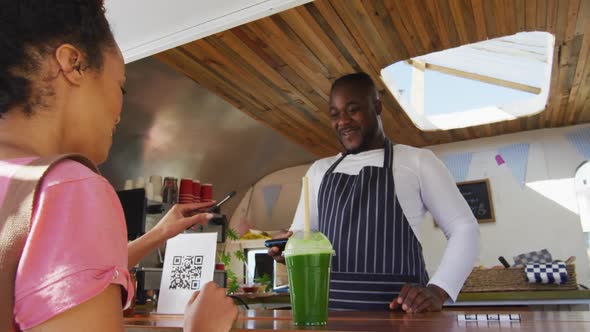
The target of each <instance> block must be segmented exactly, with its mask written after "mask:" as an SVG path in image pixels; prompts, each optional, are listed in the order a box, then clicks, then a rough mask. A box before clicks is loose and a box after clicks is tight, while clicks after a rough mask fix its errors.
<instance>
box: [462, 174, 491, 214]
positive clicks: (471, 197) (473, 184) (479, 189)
mask: <svg viewBox="0 0 590 332" xmlns="http://www.w3.org/2000/svg"><path fill="white" fill-rule="evenodd" d="M457 187H459V191H460V192H461V195H463V197H464V198H465V200H466V201H467V204H469V207H470V208H471V211H472V212H473V215H474V216H475V218H476V219H477V221H478V222H480V223H481V222H494V221H495V219H494V204H493V202H492V194H491V189H490V181H489V180H488V179H484V180H476V181H468V182H460V183H457Z"/></svg>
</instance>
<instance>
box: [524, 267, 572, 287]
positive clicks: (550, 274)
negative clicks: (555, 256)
mask: <svg viewBox="0 0 590 332" xmlns="http://www.w3.org/2000/svg"><path fill="white" fill-rule="evenodd" d="M524 270H525V273H526V277H527V279H528V281H529V282H530V283H537V284H556V285H563V284H565V283H567V277H568V275H567V270H566V269H565V263H563V262H559V263H548V264H539V263H533V264H527V266H526V267H525V269H524Z"/></svg>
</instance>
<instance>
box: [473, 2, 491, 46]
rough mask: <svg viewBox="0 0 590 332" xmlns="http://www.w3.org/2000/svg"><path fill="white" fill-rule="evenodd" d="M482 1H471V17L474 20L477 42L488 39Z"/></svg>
mask: <svg viewBox="0 0 590 332" xmlns="http://www.w3.org/2000/svg"><path fill="white" fill-rule="evenodd" d="M483 1H484V0H471V9H472V10H473V17H474V18H475V32H476V33H477V40H485V39H486V38H487V37H488V32H487V29H486V17H485V14H484V9H483Z"/></svg>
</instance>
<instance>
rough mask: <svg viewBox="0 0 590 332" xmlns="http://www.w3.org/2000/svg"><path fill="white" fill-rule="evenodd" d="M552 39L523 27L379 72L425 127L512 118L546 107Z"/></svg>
mask: <svg viewBox="0 0 590 332" xmlns="http://www.w3.org/2000/svg"><path fill="white" fill-rule="evenodd" d="M554 44H555V38H554V37H553V35H551V34H550V33H547V32H522V33H518V34H515V35H512V36H507V37H501V38H496V39H492V40H487V41H482V42H479V43H475V44H469V45H464V46H460V47H457V48H453V49H449V50H445V51H441V52H435V53H430V54H427V55H424V56H420V57H415V58H412V59H409V60H406V61H400V62H397V63H395V64H392V65H390V66H388V67H386V68H384V69H383V70H381V77H382V79H383V81H384V82H385V84H386V86H387V87H388V88H389V90H390V91H391V93H392V94H393V96H394V97H395V98H396V99H397V101H398V102H399V104H400V105H401V107H402V109H403V110H404V111H405V112H406V113H407V114H408V116H409V117H410V119H412V121H413V122H414V124H415V125H416V126H417V127H418V128H419V129H421V130H423V131H428V130H439V129H443V130H444V129H455V128H465V127H470V126H476V125H482V124H489V123H494V122H499V121H505V120H512V119H516V118H519V117H523V116H528V115H532V114H536V113H539V112H541V111H543V110H544V109H545V105H546V104H547V99H548V96H549V84H550V81H551V68H552V64H553V48H554Z"/></svg>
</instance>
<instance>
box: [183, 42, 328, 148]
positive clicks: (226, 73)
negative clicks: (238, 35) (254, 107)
mask: <svg viewBox="0 0 590 332" xmlns="http://www.w3.org/2000/svg"><path fill="white" fill-rule="evenodd" d="M216 40H218V38H216V37H215V36H213V37H208V38H206V39H202V40H198V41H196V42H193V43H190V44H187V45H185V46H183V48H184V49H186V50H187V51H188V52H189V53H190V55H191V56H193V57H194V58H195V59H198V60H200V62H201V63H206V64H207V67H208V68H209V69H210V70H211V71H214V72H216V73H218V74H219V76H221V77H223V79H224V80H226V81H227V82H234V84H236V85H238V84H240V82H243V81H245V80H246V78H247V77H250V76H253V77H257V76H258V75H257V74H256V71H255V70H254V71H249V69H253V68H252V67H250V66H248V65H247V63H246V62H244V61H242V59H241V57H240V56H239V55H237V54H236V53H232V52H228V50H227V49H225V50H220V49H219V48H218V47H220V46H221V45H219V43H217V42H216ZM216 46H217V47H216ZM223 51H225V52H223ZM240 89H241V90H242V91H244V92H246V93H247V96H249V97H250V99H252V100H258V102H259V103H260V104H262V105H263V106H264V107H265V108H266V109H267V110H272V111H273V112H272V115H273V116H276V117H277V118H278V119H279V121H281V122H284V123H288V124H291V125H294V126H296V127H298V128H300V129H302V130H305V131H306V132H310V133H314V134H315V135H316V136H317V137H319V138H322V136H323V138H327V137H329V136H328V135H326V133H325V130H326V129H328V128H329V127H328V126H326V125H325V122H324V123H323V125H322V121H321V120H319V119H318V118H316V117H314V116H313V115H312V114H314V113H315V112H313V111H312V112H309V111H308V110H306V109H305V108H304V107H302V106H301V105H297V104H296V103H293V102H292V101H290V100H289V99H288V97H287V98H286V94H284V93H281V92H279V90H277V89H275V88H274V85H273V84H272V83H271V82H269V81H267V80H266V81H265V80H264V79H263V78H262V77H260V76H258V79H254V80H250V84H244V85H241V86H240ZM287 105H289V106H291V107H297V108H295V112H290V113H288V114H287V113H286V112H284V111H283V109H284V108H285V107H286V106H287ZM278 106H280V107H278ZM277 109H278V111H275V110H277ZM320 114H321V113H320ZM324 120H325V121H327V117H326V116H324ZM314 123H315V125H314ZM322 127H323V128H322Z"/></svg>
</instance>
